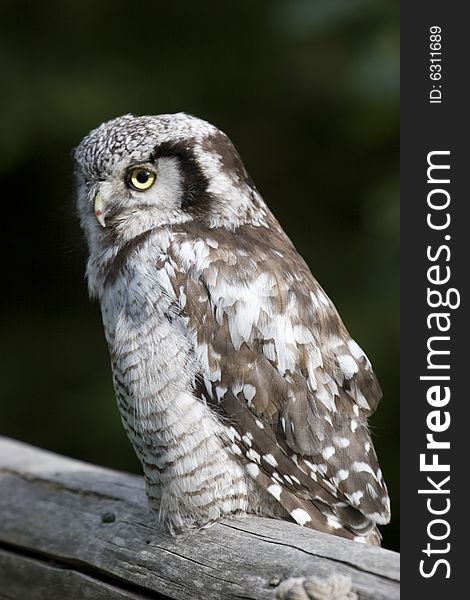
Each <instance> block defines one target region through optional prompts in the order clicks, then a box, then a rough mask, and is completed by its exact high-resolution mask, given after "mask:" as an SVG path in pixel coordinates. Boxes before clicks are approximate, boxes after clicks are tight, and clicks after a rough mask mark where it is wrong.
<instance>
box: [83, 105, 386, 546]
mask: <svg viewBox="0 0 470 600" xmlns="http://www.w3.org/2000/svg"><path fill="white" fill-rule="evenodd" d="M74 156H75V163H76V176H77V189H78V192H77V210H78V214H79V217H80V221H81V226H82V228H83V231H84V234H85V237H86V240H87V244H88V249H89V258H88V262H87V269H86V275H87V281H88V288H89V293H90V296H91V298H92V299H98V300H99V302H100V305H101V311H102V319H103V325H104V331H105V336H106V340H107V343H108V346H109V352H110V359H111V366H112V373H113V383H114V389H115V394H116V398H117V403H118V406H119V411H120V414H121V417H122V422H123V425H124V428H125V430H126V432H127V435H128V437H129V439H130V441H131V443H132V445H133V447H134V449H135V452H136V454H137V456H138V458H139V460H140V462H141V464H142V467H143V472H144V476H145V482H146V491H147V495H148V498H149V502H150V505H151V507H152V508H153V509H154V511H155V513H156V515H157V516H158V520H159V522H160V523H161V525H162V526H163V527H165V528H166V529H167V530H169V531H170V532H171V533H172V534H175V533H178V532H180V531H185V530H188V529H192V528H200V527H203V526H207V525H209V524H211V523H213V522H215V521H217V520H219V519H221V518H224V517H227V516H230V515H234V514H245V513H255V514H259V515H264V516H270V517H273V518H279V519H285V520H290V521H294V522H296V523H298V524H299V525H302V526H305V527H310V528H313V529H316V530H319V531H323V532H328V533H332V534H335V535H339V536H342V537H345V538H349V539H353V540H356V541H359V542H364V543H369V544H375V545H378V544H379V543H380V534H379V531H378V529H377V526H378V525H382V524H385V523H387V522H388V521H389V515H390V510H389V499H388V495H387V490H386V486H385V483H384V481H383V478H382V473H381V470H380V468H379V465H378V461H377V457H376V453H375V450H374V447H373V444H372V441H371V437H370V433H369V430H368V427H367V417H368V416H369V415H370V414H371V413H372V412H373V411H374V410H375V409H376V407H377V404H378V401H379V399H380V397H381V391H380V387H379V384H378V383H377V380H376V377H375V375H374V373H373V371H372V368H371V364H370V362H369V360H368V359H367V357H366V355H365V354H364V352H363V351H362V350H361V348H360V347H359V346H358V344H357V343H356V342H355V341H354V340H352V339H351V338H350V336H349V334H348V332H347V330H346V328H345V326H344V325H343V323H342V321H341V318H340V317H339V315H338V313H337V311H336V309H335V307H334V305H333V304H332V302H331V300H330V299H329V298H328V296H327V295H326V294H325V292H324V291H323V289H322V288H321V287H320V285H319V284H318V283H317V281H316V280H315V278H314V277H313V275H312V274H311V272H310V270H309V268H308V266H307V264H306V263H305V262H304V260H303V259H302V258H301V256H300V255H299V254H298V252H297V251H296V249H295V247H294V245H293V244H292V242H291V241H290V239H289V238H288V237H287V235H286V234H285V233H284V231H283V229H282V228H281V226H280V225H279V223H278V221H277V220H276V219H275V217H274V216H273V214H272V213H271V211H270V210H269V208H268V207H267V205H266V204H265V202H264V201H263V199H262V198H261V196H260V194H259V193H258V191H257V189H256V187H255V186H254V184H253V182H252V180H251V179H250V177H249V175H248V173H247V171H246V169H245V167H244V165H243V162H242V161H241V159H240V156H239V154H238V153H237V151H236V149H235V148H234V146H233V144H232V143H231V141H230V140H229V138H228V137H227V136H226V135H225V134H224V133H222V132H221V131H220V130H219V129H217V128H216V127H214V126H213V125H211V124H209V123H207V122H205V121H203V120H201V119H198V118H195V117H193V116H190V115H187V114H185V113H178V114H167V115H160V116H133V115H125V116H122V117H119V118H116V119H114V120H111V121H109V122H106V123H104V124H102V125H101V126H99V127H98V128H97V129H95V130H93V131H92V132H91V133H90V134H89V135H88V136H86V137H85V138H84V139H83V141H82V142H81V143H80V145H79V146H78V148H77V149H76V150H75V153H74Z"/></svg>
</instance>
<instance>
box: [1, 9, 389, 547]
mask: <svg viewBox="0 0 470 600" xmlns="http://www.w3.org/2000/svg"><path fill="white" fill-rule="evenodd" d="M1 12H2V19H1V25H0V28H1V31H0V48H1V51H0V61H1V91H0V115H1V116H0V153H1V161H0V176H1V189H2V212H1V216H2V226H1V231H2V236H1V237H2V241H3V247H4V250H3V261H2V263H3V264H2V279H3V285H4V290H3V294H2V295H1V303H2V310H1V317H0V318H1V324H0V331H1V345H0V352H1V355H0V365H1V367H0V368H1V377H2V386H1V391H0V394H1V396H0V408H1V410H0V434H3V435H7V436H11V437H15V438H18V439H21V440H24V441H26V442H30V443H32V444H35V445H38V446H41V447H44V448H49V449H51V450H54V451H57V452H60V453H63V454H67V455H70V456H74V457H77V458H81V459H84V460H87V461H91V462H94V463H99V464H103V465H107V466H109V467H114V468H117V469H123V470H129V471H137V472H139V471H140V469H139V465H138V463H137V461H136V459H135V457H134V454H133V451H132V449H131V447H130V445H129V443H128V442H127V439H126V437H125V435H124V432H123V430H122V427H121V423H120V419H119V415H118V411H117V408H116V406H115V401H114V397H113V390H112V384H111V375H110V368H109V365H108V356H107V348H106V345H105V341H104V338H103V334H102V327H101V322H100V314H99V308H98V306H97V305H96V304H90V303H89V301H88V299H87V293H86V286H85V283H84V260H85V247H84V244H83V242H82V238H81V233H80V230H79V228H78V224H77V221H76V218H75V215H74V206H73V205H74V189H73V187H74V182H73V173H72V169H73V167H72V161H71V157H70V154H71V149H72V148H73V147H74V146H76V145H77V144H78V143H79V141H80V139H81V138H82V137H83V136H84V135H85V134H86V133H87V132H88V131H89V130H90V129H91V128H93V127H96V126H97V125H98V124H99V123H100V122H102V121H103V120H107V119H110V118H112V117H114V116H117V115H120V114H123V113H127V112H132V113H135V114H158V113H164V112H176V111H181V110H183V111H186V112H189V113H192V114H195V115H197V116H200V117H202V118H205V119H207V120H209V121H211V122H213V123H214V124H216V125H218V126H219V127H220V128H221V129H223V130H224V131H225V132H226V133H227V134H228V135H229V136H230V137H231V138H232V140H233V142H234V143H235V145H236V146H237V148H238V149H239V151H240V153H241V155H242V157H243V159H244V161H245V164H246V166H247V168H248V170H249V172H250V174H251V176H252V177H253V179H254V180H255V182H256V184H257V187H258V189H259V190H260V192H261V194H262V195H263V196H264V198H265V200H266V201H267V203H268V204H269V205H270V207H271V208H272V210H273V211H274V213H275V214H276V215H277V217H278V218H279V220H280V222H281V223H282V225H283V226H284V228H285V230H286V231H287V232H288V234H289V235H290V237H291V238H292V240H293V241H294V243H295V245H296V246H297V248H298V250H299V251H300V253H301V254H302V255H303V256H304V257H305V259H306V260H307V262H308V264H309V265H310V267H311V269H312V271H313V273H314V274H315V275H316V277H317V279H318V280H319V281H320V283H321V284H322V285H323V287H324V288H325V289H326V291H327V293H328V294H329V295H330V297H331V298H332V299H333V300H334V302H335V304H336V306H337V308H338V309H339V312H340V313H341V315H342V317H343V320H344V321H345V323H346V326H347V327H348V329H349V330H350V332H351V334H352V335H353V337H354V338H355V339H356V340H357V341H358V342H359V344H360V345H361V346H362V347H363V348H364V349H365V351H366V352H367V354H368V355H369V357H370V358H371V360H372V363H373V365H374V368H375V370H376V372H377V374H378V376H379V379H380V382H381V384H382V387H383V391H384V398H383V400H382V403H381V405H380V407H379V409H378V411H377V413H376V415H375V416H374V417H373V419H372V428H373V432H374V441H375V444H376V447H377V450H378V454H379V457H380V460H381V464H382V467H383V471H384V474H385V478H386V480H387V482H388V484H389V488H390V492H391V496H392V512H393V521H392V524H391V525H389V526H387V527H385V528H383V535H384V545H385V546H386V547H389V548H394V549H397V548H398V530H399V500H398V458H399V450H398V447H399V446H398V444H399V429H398V406H399V396H398V389H399V388H398V342H399V339H398V325H399V313H398V293H399V289H398V250H399V247H398V217H399V203H398V117H399V112H398V92H399V90H398V44H399V33H398V18H399V14H398V1H387V0H292V1H276V0H271V1H258V2H253V1H252V0H251V1H249V0H242V1H238V2H218V3H215V2H207V3H201V2H190V1H187V2H183V1H180V2H160V1H157V0H155V1H154V2H152V3H142V2H124V1H123V0H112V1H111V0H103V1H97V0H94V1H89V0H84V1H81V2H77V1H76V0H75V1H70V0H61V1H58V0H55V1H47V2H28V1H25V2H21V3H19V2H12V1H8V0H7V1H4V2H2V11H1Z"/></svg>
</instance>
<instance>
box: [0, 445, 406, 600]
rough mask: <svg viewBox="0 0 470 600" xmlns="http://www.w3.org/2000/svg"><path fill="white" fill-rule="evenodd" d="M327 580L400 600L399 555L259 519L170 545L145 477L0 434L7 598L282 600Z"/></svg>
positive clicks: (0, 583) (2, 567) (0, 533)
mask: <svg viewBox="0 0 470 600" xmlns="http://www.w3.org/2000/svg"><path fill="white" fill-rule="evenodd" d="M332 575H334V576H335V577H336V578H337V579H339V580H341V577H338V576H345V577H346V578H349V580H350V581H349V583H350V585H351V588H352V591H353V592H354V593H355V594H357V596H356V597H358V598H359V599H360V600H366V599H370V600H382V599H384V600H385V599H387V600H388V599H392V598H399V555H398V554H396V553H395V552H391V551H389V550H383V549H378V548H372V547H368V546H365V545H362V544H358V543H356V542H350V541H348V540H343V539H341V538H338V537H335V536H331V535H327V534H322V533H317V532H315V531H311V530H308V529H303V528H301V527H299V526H298V525H295V524H293V523H288V522H285V521H278V520H273V519H266V518H259V517H252V516H250V517H241V518H234V519H230V520H227V521H224V522H222V523H218V524H215V525H213V526H211V527H208V528H207V529H202V530H198V531H194V532H191V533H188V534H183V535H180V536H177V537H175V538H172V537H171V536H169V535H167V534H165V533H163V532H162V531H160V530H159V529H158V527H157V526H156V525H155V519H154V516H153V515H152V513H151V511H150V509H149V506H148V504H147V499H146V496H145V491H144V483H143V480H142V478H141V477H137V476H135V475H128V474H125V473H119V472H116V471H111V470H109V469H104V468H102V467H97V466H94V465H90V464H86V463H83V462H80V461H77V460H72V459H70V458H66V457H63V456H59V455H57V454H52V453H51V452H46V451H44V450H40V449H38V448H34V447H32V446H28V445H26V444H22V443H20V442H17V441H14V440H9V439H6V438H1V437H0V599H2V600H3V599H4V600H7V599H8V600H16V599H18V600H25V599H28V600H43V599H44V600H46V599H47V600H56V599H57V600H64V599H65V600H75V599H76V600H83V599H85V600H86V599H90V600H91V599H93V600H95V599H98V600H101V599H114V598H116V599H133V600H137V599H144V598H174V599H184V600H186V599H195V600H201V599H203V600H211V599H214V600H224V599H228V598H240V599H242V598H243V599H246V600H248V599H253V600H257V599H266V600H268V599H270V600H275V599H276V598H284V599H287V598H294V597H295V598H301V597H302V596H301V595H300V596H294V595H293V592H292V593H291V592H289V591H288V589H289V588H290V587H295V585H296V584H297V585H300V586H301V587H302V586H303V585H304V584H305V585H304V587H302V589H304V588H307V587H308V586H307V583H308V581H309V580H307V581H306V582H304V581H303V580H302V579H300V580H297V581H296V579H295V578H307V577H310V576H314V577H316V578H318V579H319V580H320V582H321V581H326V580H328V578H330V577H331V576H332ZM291 580H292V581H291ZM343 581H346V582H348V579H344V580H343ZM304 597H305V598H309V597H310V598H315V595H313V596H309V595H305V596H304ZM322 597H325V596H322ZM330 597H334V598H338V599H339V598H353V597H355V596H354V595H353V594H350V595H347V594H346V595H341V594H340V595H334V596H330Z"/></svg>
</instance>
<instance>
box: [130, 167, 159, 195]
mask: <svg viewBox="0 0 470 600" xmlns="http://www.w3.org/2000/svg"><path fill="white" fill-rule="evenodd" d="M129 183H130V185H131V186H132V187H133V188H134V189H135V190H137V191H138V192H143V191H145V190H148V189H149V188H150V187H152V185H153V184H154V183H155V173H152V171H147V169H132V171H131V172H130V173H129Z"/></svg>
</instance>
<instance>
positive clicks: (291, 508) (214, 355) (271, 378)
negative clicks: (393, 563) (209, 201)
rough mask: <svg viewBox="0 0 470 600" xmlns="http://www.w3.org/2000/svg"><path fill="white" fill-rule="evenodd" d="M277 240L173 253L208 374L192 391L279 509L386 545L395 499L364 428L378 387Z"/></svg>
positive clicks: (186, 244) (241, 234) (207, 243)
mask: <svg viewBox="0 0 470 600" xmlns="http://www.w3.org/2000/svg"><path fill="white" fill-rule="evenodd" d="M265 231H266V230H264V231H263V233H265ZM269 232H270V233H269V239H266V238H264V239H263V238H260V236H259V235H258V231H257V230H256V228H255V227H252V226H246V227H245V228H243V230H242V231H238V232H237V234H230V233H228V232H227V231H224V232H220V231H219V232H218V230H211V229H207V230H204V231H194V228H193V229H192V231H184V229H182V230H181V232H180V238H179V239H180V242H179V243H175V244H174V245H173V249H172V259H171V260H172V263H173V265H172V270H173V275H174V276H173V277H172V278H171V280H172V284H173V286H174V289H175V291H176V292H177V294H178V298H179V303H180V310H181V313H180V314H181V323H182V326H183V327H185V328H186V330H187V334H188V335H189V336H190V337H191V339H192V343H193V347H194V352H195V354H196V357H197V360H198V362H199V364H200V366H201V368H200V376H199V380H198V381H197V382H196V384H195V387H196V390H195V393H198V394H200V395H201V397H202V399H204V401H207V402H208V403H209V404H210V405H211V406H212V407H213V408H214V410H215V411H217V412H218V413H219V414H220V415H221V418H223V419H224V420H225V421H226V423H227V424H228V425H229V426H230V431H231V432H232V439H231V451H232V452H233V453H234V454H236V455H238V456H239V457H240V459H242V460H243V461H244V462H245V464H246V469H247V472H248V473H249V475H250V476H251V477H252V478H253V479H254V480H256V481H257V483H258V484H260V485H261V486H262V487H263V488H264V489H265V490H266V491H267V492H268V494H270V496H272V497H273V498H274V499H275V501H277V502H278V503H279V510H280V511H281V510H283V511H284V512H285V513H286V515H290V517H291V518H293V519H294V520H295V521H297V522H298V523H300V524H301V525H306V526H311V527H314V528H315V529H319V530H322V531H332V530H333V531H335V532H336V533H338V534H340V535H344V536H346V537H361V536H363V537H364V538H365V537H367V536H369V540H368V541H374V539H375V538H376V541H378V539H379V538H378V534H377V533H376V525H377V524H382V523H386V522H387V521H388V519H389V501H388V495H387V491H386V488H385V484H384V482H383V479H382V474H381V472H380V469H379V466H378V461H377V457H376V455H375V451H374V448H373V445H372V442H371V439H370V434H369V431H368V429H367V421H366V420H367V417H368V416H369V415H370V414H371V413H372V412H373V411H374V410H375V408H376V406H377V403H378V401H379V399H380V396H381V391H380V387H379V385H378V383H377V380H376V378H375V376H374V373H373V372H372V369H371V365H370V363H369V361H368V359H367V358H366V356H365V355H364V353H363V352H362V350H361V349H360V348H359V346H358V345H357V344H356V343H355V342H354V341H353V340H352V339H351V338H350V337H349V334H348V332H347V331H346V329H345V327H344V325H343V323H342V321H341V319H340V317H339V315H338V313H337V312H336V309H335V308H334V306H333V304H332V303H331V301H330V300H329V299H328V298H327V297H326V295H325V293H324V292H323V290H322V289H321V288H320V286H319V285H318V283H317V282H316V281H315V279H314V278H313V276H312V275H311V273H310V271H309V269H308V267H307V265H306V264H305V263H304V261H303V260H302V258H301V257H300V256H299V255H298V253H297V252H296V250H295V248H294V247H293V246H292V244H291V242H290V241H289V240H288V238H287V237H286V236H285V234H284V233H283V232H282V230H281V229H280V227H279V226H278V225H277V223H276V222H273V224H272V227H271V228H270V229H269Z"/></svg>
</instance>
